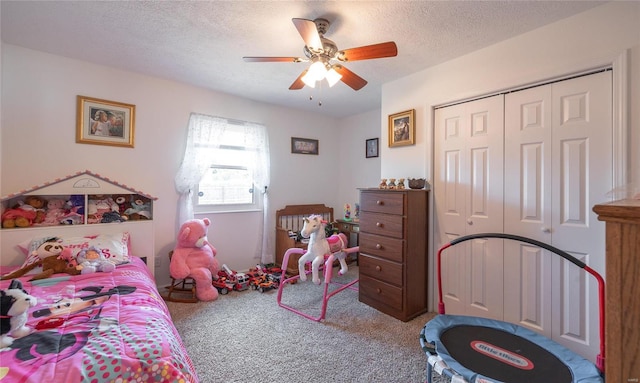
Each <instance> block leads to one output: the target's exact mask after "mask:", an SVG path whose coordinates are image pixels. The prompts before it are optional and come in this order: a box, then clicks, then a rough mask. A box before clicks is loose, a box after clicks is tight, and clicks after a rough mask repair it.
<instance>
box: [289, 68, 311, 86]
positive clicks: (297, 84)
mask: <svg viewBox="0 0 640 383" xmlns="http://www.w3.org/2000/svg"><path fill="white" fill-rule="evenodd" d="M307 71H308V69H305V70H304V71H303V72H302V73H300V76H298V78H297V79H296V81H294V82H293V84H291V86H290V87H289V90H298V89H302V88H304V81H302V77H303V76H304V75H305V74H307Z"/></svg>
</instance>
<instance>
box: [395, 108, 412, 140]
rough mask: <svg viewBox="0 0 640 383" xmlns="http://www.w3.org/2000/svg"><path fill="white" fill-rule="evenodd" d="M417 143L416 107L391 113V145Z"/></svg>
mask: <svg viewBox="0 0 640 383" xmlns="http://www.w3.org/2000/svg"><path fill="white" fill-rule="evenodd" d="M415 143H416V123H415V109H411V110H407V111H404V112H400V113H396V114H390V115H389V147H392V146H405V145H414V144H415Z"/></svg>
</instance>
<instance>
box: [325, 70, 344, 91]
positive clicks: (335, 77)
mask: <svg viewBox="0 0 640 383" xmlns="http://www.w3.org/2000/svg"><path fill="white" fill-rule="evenodd" d="M325 78H326V79H327V82H328V83H329V87H332V86H334V85H336V84H337V83H338V81H340V79H341V78H342V75H341V74H340V73H338V72H336V70H335V69H333V67H331V69H329V70H328V71H327V74H326V75H325Z"/></svg>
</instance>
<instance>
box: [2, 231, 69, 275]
mask: <svg viewBox="0 0 640 383" xmlns="http://www.w3.org/2000/svg"><path fill="white" fill-rule="evenodd" d="M34 253H36V255H38V258H39V260H38V261H37V262H33V263H31V264H29V265H27V266H23V267H21V268H19V269H18V270H15V271H14V272H12V273H10V274H7V275H3V276H2V277H1V278H0V280H6V279H14V278H19V277H21V276H23V275H25V274H27V273H28V272H29V271H31V270H33V269H35V268H36V267H38V266H42V272H41V273H38V274H36V275H34V276H33V277H32V278H31V279H30V280H31V281H35V280H38V279H44V278H49V277H50V276H52V275H53V274H56V273H66V274H69V275H78V274H80V270H78V269H77V268H76V267H75V264H74V263H73V262H69V261H68V259H69V258H70V257H72V255H71V253H72V251H71V249H70V248H65V247H64V246H62V245H61V244H60V243H58V238H55V237H52V238H49V239H48V240H46V241H44V242H43V243H42V244H41V245H40V246H38V248H37V249H36V250H34Z"/></svg>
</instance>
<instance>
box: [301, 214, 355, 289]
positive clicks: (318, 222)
mask: <svg viewBox="0 0 640 383" xmlns="http://www.w3.org/2000/svg"><path fill="white" fill-rule="evenodd" d="M303 220H304V225H303V226H302V230H301V231H300V234H301V235H302V236H303V237H304V238H309V245H308V247H307V252H306V253H305V254H304V255H303V256H302V257H300V260H299V261H298V274H299V275H300V280H301V281H306V280H307V274H306V272H305V264H306V263H307V262H311V277H312V280H313V283H315V284H316V285H319V284H320V277H319V275H318V274H319V273H318V270H319V269H320V265H322V264H323V263H324V261H325V256H329V255H331V254H332V253H337V254H335V257H336V258H337V259H338V261H339V262H340V271H339V274H340V275H343V274H345V273H346V272H347V271H348V270H349V268H348V267H347V262H346V260H345V258H346V254H345V253H344V252H342V251H340V249H344V248H346V245H347V241H346V236H345V235H344V234H334V235H332V236H331V237H329V238H327V237H326V234H325V230H324V228H325V225H326V224H327V222H326V221H324V220H323V219H322V216H321V215H310V216H309V217H306V218H304V219H303ZM332 245H333V247H334V249H337V250H336V251H332Z"/></svg>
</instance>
